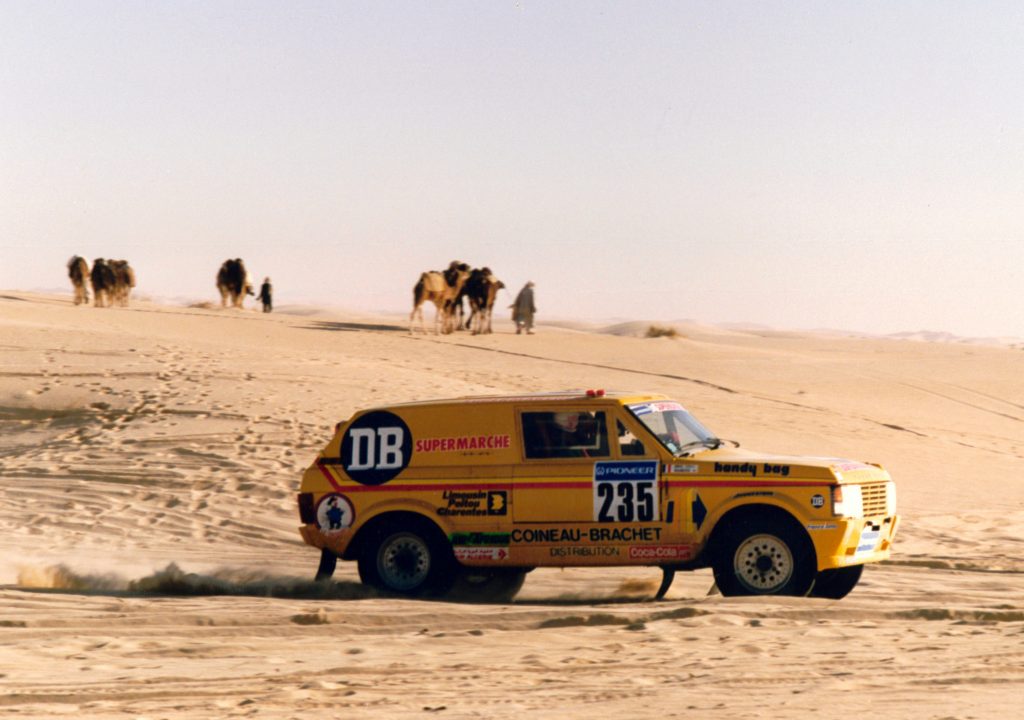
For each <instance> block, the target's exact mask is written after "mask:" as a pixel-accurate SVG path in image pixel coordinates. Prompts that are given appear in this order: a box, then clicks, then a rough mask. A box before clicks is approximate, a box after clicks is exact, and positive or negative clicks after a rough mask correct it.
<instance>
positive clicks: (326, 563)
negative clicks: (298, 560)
mask: <svg viewBox="0 0 1024 720" xmlns="http://www.w3.org/2000/svg"><path fill="white" fill-rule="evenodd" d="M337 565H338V556H337V555H335V554H334V553H333V552H331V551H330V550H328V549H327V548H324V549H323V550H321V551H320V567H318V568H317V569H316V582H322V581H324V580H330V579H331V578H332V577H333V576H334V568H335V567H337Z"/></svg>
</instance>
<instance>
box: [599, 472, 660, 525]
mask: <svg viewBox="0 0 1024 720" xmlns="http://www.w3.org/2000/svg"><path fill="white" fill-rule="evenodd" d="M657 486H658V461H657V460H634V461H628V460H613V461H604V462H596V463H594V520H596V521H597V522H655V521H657V520H658V498H657Z"/></svg>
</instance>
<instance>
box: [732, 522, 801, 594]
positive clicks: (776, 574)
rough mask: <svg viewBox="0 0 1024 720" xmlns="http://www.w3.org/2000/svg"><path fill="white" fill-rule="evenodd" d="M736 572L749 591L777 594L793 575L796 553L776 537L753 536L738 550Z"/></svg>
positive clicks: (734, 568) (735, 559)
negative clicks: (794, 554) (794, 555)
mask: <svg viewBox="0 0 1024 720" xmlns="http://www.w3.org/2000/svg"><path fill="white" fill-rule="evenodd" d="M733 570H734V572H735V574H736V577H737V578H739V580H740V582H741V583H743V584H744V585H745V586H746V587H747V588H749V589H750V590H753V591H754V592H757V593H772V592H776V591H778V590H779V589H780V588H782V587H783V586H784V585H785V584H786V583H787V582H788V581H789V579H790V578H791V577H792V576H793V553H792V552H791V551H790V549H789V546H788V545H787V544H786V543H785V542H783V541H782V540H780V539H779V538H777V537H775V536H774V535H767V534H763V535H752V536H751V537H749V538H747V539H746V540H744V541H743V542H742V543H740V546H739V547H738V548H736V554H735V556H734V557H733Z"/></svg>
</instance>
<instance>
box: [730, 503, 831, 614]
mask: <svg viewBox="0 0 1024 720" xmlns="http://www.w3.org/2000/svg"><path fill="white" fill-rule="evenodd" d="M712 569H713V570H714V574H715V583H716V584H717V585H718V590H719V592H721V593H722V595H725V596H736V595H796V596H799V597H803V596H805V595H807V593H808V592H809V591H810V589H811V584H812V583H813V582H814V578H815V573H816V570H817V568H816V563H815V559H814V546H813V545H811V541H810V539H809V538H808V537H807V535H806V534H805V533H804V532H803V529H802V528H801V527H800V526H799V525H797V524H796V523H795V522H786V521H785V520H784V519H783V518H778V519H767V518H766V519H761V520H753V521H751V520H744V519H741V520H740V521H739V522H737V523H736V524H735V525H732V526H731V527H727V528H723V530H722V535H721V536H719V537H718V538H717V539H716V548H715V554H714V560H713V564H712Z"/></svg>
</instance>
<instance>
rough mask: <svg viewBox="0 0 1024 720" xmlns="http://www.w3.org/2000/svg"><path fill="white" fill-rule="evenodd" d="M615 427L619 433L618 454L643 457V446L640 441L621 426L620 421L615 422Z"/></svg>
mask: <svg viewBox="0 0 1024 720" xmlns="http://www.w3.org/2000/svg"><path fill="white" fill-rule="evenodd" d="M615 425H616V427H617V428H618V431H619V453H620V454H621V455H623V456H626V455H643V454H644V444H643V443H642V442H640V439H639V438H638V437H637V436H636V435H634V434H633V433H632V431H631V430H629V428H627V427H626V426H625V425H623V424H622V421H621V420H616V421H615Z"/></svg>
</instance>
